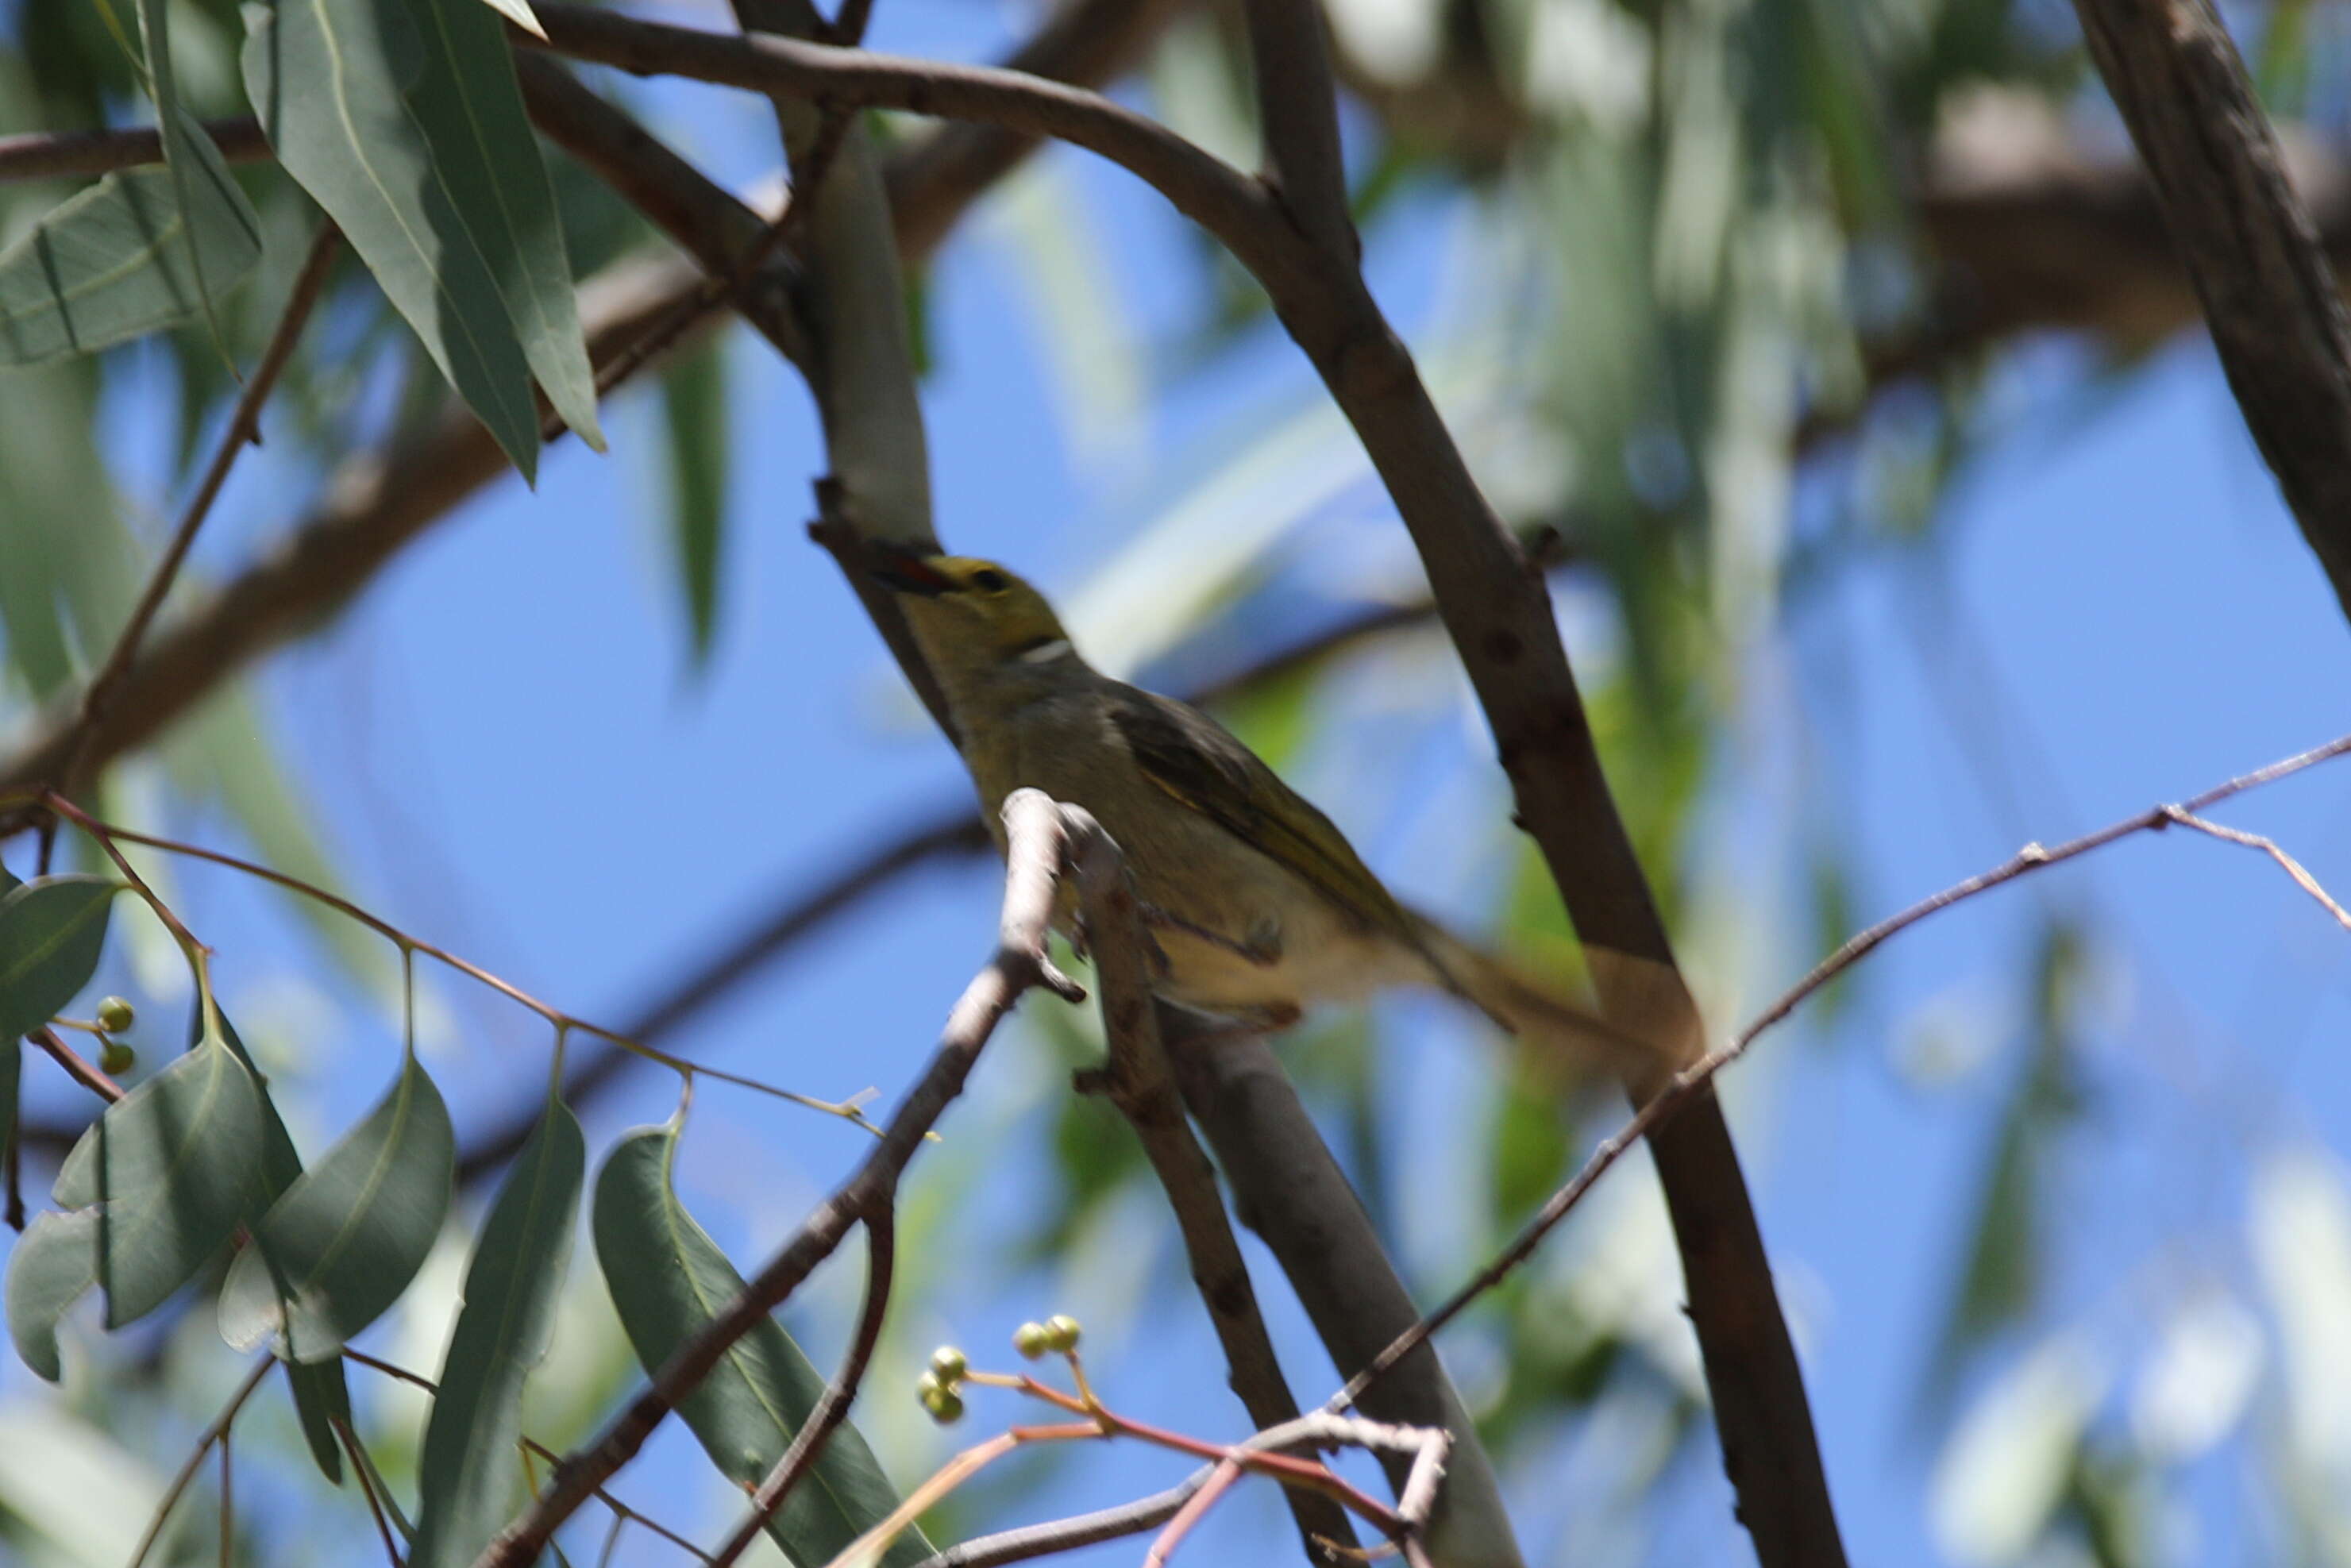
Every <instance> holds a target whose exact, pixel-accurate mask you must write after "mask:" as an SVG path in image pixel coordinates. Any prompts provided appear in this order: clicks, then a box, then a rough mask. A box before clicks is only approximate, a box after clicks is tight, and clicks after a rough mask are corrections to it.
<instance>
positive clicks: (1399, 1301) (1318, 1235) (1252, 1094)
mask: <svg viewBox="0 0 2351 1568" xmlns="http://www.w3.org/2000/svg"><path fill="white" fill-rule="evenodd" d="M1160 1020H1161V1029H1162V1030H1163V1031H1165V1032H1166V1033H1167V1036H1168V1038H1169V1040H1171V1041H1172V1042H1173V1044H1174V1050H1173V1051H1172V1056H1173V1060H1174V1062H1175V1074H1176V1080H1177V1082H1178V1083H1179V1084H1180V1085H1181V1086H1182V1089H1183V1092H1184V1098H1185V1100H1186V1103H1189V1104H1190V1106H1191V1108H1192V1114H1193V1116H1194V1117H1195V1118H1196V1120H1197V1121H1198V1122H1199V1124H1200V1130H1201V1131H1202V1132H1203V1133H1205V1134H1207V1139H1208V1143H1209V1145H1210V1146H1211V1147H1212V1148H1214V1149H1215V1150H1216V1152H1217V1164H1218V1165H1219V1166H1222V1167H1223V1168H1224V1173H1225V1179H1226V1181H1227V1182H1228V1183H1229V1184H1230V1185H1231V1186H1232V1189H1233V1194H1234V1199H1233V1202H1234V1207H1235V1209H1236V1210H1237V1211H1238V1213H1239V1215H1240V1218H1241V1222H1242V1223H1243V1224H1245V1225H1247V1226H1248V1227H1249V1228H1250V1229H1251V1230H1254V1231H1256V1232H1257V1233H1258V1236H1259V1238H1260V1239H1263V1241H1264V1242H1265V1244H1266V1246H1267V1247H1268V1248H1270V1249H1271V1250H1272V1252H1273V1255H1274V1257H1275V1259H1276V1260H1278V1261H1279V1262H1280V1264H1281V1270H1282V1272H1283V1274H1285V1275H1286V1276H1287V1277H1288V1278H1289V1280H1290V1288H1291V1289H1292V1290H1294V1291H1296V1292H1297V1293H1298V1299H1299V1301H1300V1303H1301V1305H1303V1306H1304V1307H1305V1309H1306V1315H1307V1316H1308V1317H1309V1318H1310V1319H1311V1320H1312V1322H1313V1323H1314V1332H1315V1333H1316V1334H1317V1335H1318V1336H1319V1337H1320V1338H1321V1339H1322V1343H1323V1345H1324V1347H1325V1348H1327V1349H1328V1350H1329V1351H1330V1353H1331V1359H1332V1362H1333V1363H1334V1364H1337V1366H1338V1368H1339V1370H1340V1372H1341V1373H1342V1374H1343V1375H1352V1374H1353V1373H1354V1372H1356V1371H1358V1370H1359V1369H1361V1368H1363V1367H1364V1366H1366V1365H1368V1364H1370V1363H1371V1360H1372V1358H1373V1357H1374V1356H1375V1355H1377V1354H1379V1353H1380V1351H1381V1350H1382V1349H1383V1348H1384V1347H1385V1346H1386V1345H1388V1344H1389V1343H1391V1342H1393V1341H1394V1340H1395V1338H1396V1337H1397V1336H1398V1335H1399V1334H1401V1333H1405V1331H1406V1330H1407V1329H1409V1328H1410V1327H1411V1326H1412V1325H1413V1324H1414V1323H1415V1322H1417V1321H1418V1320H1419V1317H1420V1312H1419V1309H1418V1308H1417V1307H1416V1306H1415V1305H1414V1303H1413V1300H1412V1295H1411V1293H1410V1292H1409V1291H1406V1290H1405V1286H1404V1281H1402V1280H1400V1279H1398V1278H1397V1277H1396V1272H1395V1265H1394V1264H1393V1263H1391V1262H1390V1261H1389V1260H1388V1257H1387V1252H1386V1249H1384V1247H1382V1245H1381V1244H1380V1237H1379V1232H1378V1230H1377V1228H1374V1226H1373V1224H1372V1221H1371V1217H1370V1216H1369V1215H1367V1214H1365V1213H1364V1206H1363V1204H1362V1203H1361V1202H1360V1201H1359V1200H1358V1199H1357V1198H1356V1197H1355V1192H1354V1189H1353V1187H1352V1186H1349V1185H1348V1182H1347V1177H1346V1174H1345V1173H1344V1172H1343V1171H1342V1170H1341V1169H1340V1168H1339V1162H1338V1161H1337V1160H1336V1159H1334V1158H1333V1157H1332V1154H1331V1150H1330V1147H1329V1146H1328V1145H1325V1144H1324V1143H1323V1141H1322V1134H1321V1132H1320V1131H1319V1130H1318V1129H1317V1128H1316V1127H1315V1125H1314V1121H1313V1118H1312V1117H1311V1116H1309V1115H1308V1114H1307V1113H1306V1107H1305V1106H1304V1105H1303V1104H1301V1103H1300V1101H1299V1098H1298V1091H1297V1089H1296V1088H1295V1087H1294V1086H1293V1085H1292V1084H1291V1083H1290V1078H1289V1075H1288V1074H1287V1073H1285V1072H1283V1071H1282V1070H1281V1064H1280V1062H1279V1061H1275V1060H1274V1055H1273V1051H1272V1049H1271V1048H1270V1046H1268V1045H1267V1044H1266V1042H1265V1041H1264V1040H1261V1039H1255V1038H1236V1037H1234V1036H1232V1035H1230V1034H1228V1033H1220V1034H1211V1035H1208V1036H1207V1037H1206V1038H1202V1036H1201V1030H1200V1026H1199V1024H1198V1021H1197V1019H1196V1017H1195V1016H1194V1015H1189V1014H1185V1013H1181V1012H1178V1011H1175V1010H1174V1009H1162V1011H1161V1014H1160ZM1360 1407H1361V1408H1362V1409H1363V1411H1364V1414H1365V1415H1368V1416H1374V1417H1375V1418H1377V1419H1379V1420H1382V1421H1394V1422H1398V1423H1401V1424H1403V1425H1405V1426H1411V1427H1440V1428H1442V1429H1443V1430H1445V1431H1447V1432H1449V1433H1452V1434H1453V1436H1454V1438H1455V1443H1454V1448H1453V1455H1452V1461H1451V1471H1450V1474H1449V1475H1448V1476H1447V1480H1446V1487H1445V1495H1444V1497H1443V1499H1442V1500H1441V1501H1440V1502H1439V1504H1438V1507H1437V1514H1436V1518H1435V1519H1434V1521H1432V1522H1431V1525H1430V1533H1429V1546H1430V1549H1431V1551H1432V1552H1434V1554H1435V1555H1436V1557H1437V1561H1438V1562H1440V1563H1445V1564H1447V1568H1494V1565H1505V1568H1507V1565H1512V1564H1516V1563H1520V1561H1521V1559H1520V1554H1519V1549H1518V1543H1517V1542H1516V1541H1515V1540H1514V1539H1513V1538H1512V1535H1511V1531H1510V1513H1509V1511H1508V1510H1507V1509H1506V1508H1505V1507H1504V1505H1503V1502H1502V1490H1501V1483H1500V1482H1499V1480H1498V1479H1496V1477H1495V1474H1494V1469H1493V1466H1492V1464H1491V1462H1490V1461H1489V1459H1488V1458H1487V1457H1486V1453H1485V1450H1484V1449H1483V1448H1481V1447H1480V1446H1479V1443H1478V1441H1477V1437H1476V1433H1477V1428H1476V1427H1475V1426H1474V1425H1473V1424H1472V1422H1471V1421H1470V1419H1469V1415H1468V1410H1467V1409H1466V1408H1465V1407H1464V1406H1463V1405H1462V1403H1461V1397H1460V1396H1459V1395H1458V1394H1457V1393H1455V1392H1454V1388H1453V1384H1452V1380H1451V1379H1449V1378H1448V1377H1447V1375H1446V1373H1445V1367H1444V1364H1442V1363H1441V1362H1439V1361H1438V1360H1437V1352H1436V1350H1435V1348H1434V1347H1433V1346H1429V1345H1422V1346H1421V1347H1419V1349H1418V1350H1416V1351H1415V1352H1414V1353H1412V1354H1409V1355H1407V1356H1405V1358H1404V1359H1403V1361H1402V1364H1399V1365H1398V1366H1397V1367H1396V1369H1395V1372H1394V1373H1392V1374H1391V1375H1389V1376H1388V1377H1386V1378H1384V1379H1382V1380H1381V1382H1379V1383H1378V1384H1377V1385H1374V1387H1373V1388H1371V1389H1370V1390H1369V1391H1368V1392H1367V1393H1366V1394H1365V1395H1364V1398H1363V1400H1362V1401H1361V1402H1360ZM1381 1463H1382V1465H1383V1466H1384V1467H1385V1468H1386V1469H1387V1472H1388V1478H1389V1480H1390V1482H1391V1483H1392V1484H1393V1485H1395V1486H1396V1487H1398V1488H1401V1487H1403V1486H1404V1485H1405V1482H1406V1480H1407V1479H1409V1478H1410V1469H1411V1467H1410V1464H1409V1462H1408V1461H1406V1460H1405V1459H1403V1458H1399V1457H1398V1456H1395V1455H1383V1456H1382V1457H1381Z"/></svg>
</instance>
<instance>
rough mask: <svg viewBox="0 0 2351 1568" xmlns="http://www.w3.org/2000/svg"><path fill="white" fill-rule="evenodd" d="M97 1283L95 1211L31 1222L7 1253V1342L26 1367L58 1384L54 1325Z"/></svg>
mask: <svg viewBox="0 0 2351 1568" xmlns="http://www.w3.org/2000/svg"><path fill="white" fill-rule="evenodd" d="M97 1283H98V1211H97V1210H96V1209H94V1208H84V1209H77V1210H75V1211H74V1212H73V1213H71V1214H59V1213H57V1211H55V1210H54V1209H52V1210H49V1211H47V1212H45V1213H41V1214H37V1215H35V1216H34V1217H33V1223H32V1224H30V1225H28V1226H26V1228H25V1234H24V1235H22V1236H19V1237H18V1238H16V1246H15V1247H13V1248H11V1249H9V1252H8V1278H7V1285H6V1289H5V1296H6V1300H7V1307H8V1337H9V1338H10V1339H12V1340H14V1341H15V1342H16V1354H18V1355H20V1356H22V1357H24V1360H25V1364H26V1366H29V1367H31V1368H32V1369H33V1370H34V1371H35V1372H37V1373H38V1374H40V1375H41V1376H43V1377H45V1378H47V1380H48V1381H49V1382H51V1383H55V1382H56V1381H57V1377H58V1375H59V1372H60V1370H61V1369H60V1367H59V1366H58V1364H57V1320H58V1319H60V1318H62V1317H64V1316H65V1315H66V1313H67V1312H70V1311H71V1310H72V1309H73V1304H74V1303H75V1302H76V1301H80V1300H81V1299H82V1296H83V1295H84V1293H86V1292H87V1291H89V1288H90V1287H91V1286H93V1285H95V1284H97Z"/></svg>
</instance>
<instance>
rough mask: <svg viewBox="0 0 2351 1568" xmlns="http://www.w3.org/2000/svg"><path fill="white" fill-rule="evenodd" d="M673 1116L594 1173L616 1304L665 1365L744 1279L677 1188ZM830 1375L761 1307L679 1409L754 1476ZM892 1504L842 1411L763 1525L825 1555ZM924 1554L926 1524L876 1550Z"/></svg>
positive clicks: (651, 1365)
mask: <svg viewBox="0 0 2351 1568" xmlns="http://www.w3.org/2000/svg"><path fill="white" fill-rule="evenodd" d="M677 1132H678V1129H677V1126H676V1124H674V1123H673V1124H669V1125H667V1126H661V1127H640V1128H638V1129H636V1130H635V1131H633V1132H631V1133H629V1134H625V1135H624V1136H623V1137H622V1139H621V1141H620V1142H619V1143H618V1144H616V1145H613V1147H612V1152H611V1154H610V1155H607V1156H606V1157H605V1160H604V1166H603V1168H602V1169H601V1171H599V1172H598V1173H597V1176H596V1197H595V1204H594V1217H593V1218H594V1229H595V1234H596V1258H597V1262H598V1263H599V1265H600V1266H601V1268H602V1270H603V1272H604V1283H605V1286H606V1287H607V1288H608V1289H609V1290H610V1291H611V1294H612V1305H613V1306H614V1307H615V1308H616V1309H617V1310H618V1311H619V1312H620V1314H621V1322H622V1327H624V1328H626V1329H627V1330H628V1334H629V1342H630V1343H632V1344H633V1345H634V1346H635V1347H636V1352H637V1360H638V1362H639V1363H640V1364H642V1365H643V1366H644V1368H645V1369H646V1370H647V1371H648V1372H651V1371H653V1370H655V1369H657V1368H659V1367H660V1366H662V1365H663V1364H665V1363H666V1362H667V1361H668V1360H669V1358H670V1356H671V1355H672V1354H674V1353H675V1352H676V1350H677V1349H678V1347H679V1346H680V1345H683V1344H684V1343H685V1342H686V1341H687V1340H688V1339H690V1338H691V1337H692V1336H693V1335H694V1334H695V1333H696V1332H698V1331H699V1330H700V1329H701V1328H702V1327H703V1325H704V1324H705V1323H707V1322H710V1320H711V1319H712V1318H714V1317H715V1316H716V1315H717V1312H718V1310H719V1308H720V1307H722V1306H723V1305H725V1303H726V1301H728V1300H729V1299H730V1298H732V1297H733V1296H734V1295H735V1294H736V1292H737V1291H740V1290H741V1289H742V1288H743V1277H742V1276H741V1275H739V1274H737V1272H736V1271H735V1267H734V1265H733V1264H731V1263H729V1262H728V1261H727V1260H726V1254H725V1253H724V1252H721V1251H720V1250H719V1249H718V1245H717V1243H716V1242H714V1241H712V1240H711V1239H710V1236H709V1233H708V1232H706V1231H705V1230H704V1229H703V1228H702V1227H701V1226H699V1225H697V1224H695V1219H694V1217H693V1216H692V1215H690V1214H688V1213H687V1212H686V1211H685V1208H684V1205H682V1204H680V1203H679V1202H678V1200H677V1193H676V1191H675V1189H674V1187H673V1186H672V1185H671V1181H670V1170H671V1166H672V1163H673V1161H674V1159H675V1157H676V1154H677ZM824 1388H825V1379H824V1376H823V1375H822V1374H821V1373H820V1372H818V1371H817V1369H816V1368H815V1366H813V1365H812V1364H810V1362H809V1359H808V1357H807V1356H805V1355H803V1354H800V1349H799V1346H798V1345H797V1344H794V1343H792V1339H791V1336H790V1335H789V1334H787V1333H785V1332H784V1330H783V1327H782V1325H781V1324H779V1323H778V1322H776V1321H775V1320H774V1319H773V1318H766V1319H762V1320H761V1321H760V1322H759V1323H758V1325H757V1326H756V1327H755V1328H753V1329H752V1331H751V1332H750V1333H747V1334H746V1335H744V1336H743V1338H741V1339H739V1340H737V1341H736V1342H735V1343H734V1345H733V1346H732V1347H731V1348H730V1349H729V1350H728V1351H727V1352H726V1355H725V1356H723V1357H721V1358H720V1360H719V1363H718V1364H717V1366H716V1367H715V1368H713V1369H712V1371H711V1374H710V1375H709V1376H708V1377H705V1379H703V1381H702V1383H701V1385H700V1386H698V1387H696V1388H695V1390H694V1391H693V1392H692V1393H690V1394H688V1395H687V1396H685V1397H684V1399H683V1400H681V1401H680V1402H679V1404H678V1407H677V1411H678V1414H679V1415H680V1416H683V1417H684V1420H685V1424H686V1426H687V1427H691V1428H692V1429H693V1432H694V1435H695V1437H697V1438H699V1439H701V1442H702V1446H703V1448H704V1449H705V1451H707V1452H708V1454H709V1455H710V1458H711V1462H712V1463H713V1464H715V1465H716V1466H717V1467H718V1469H719V1471H720V1473H722V1474H723V1475H725V1476H726V1479H729V1480H731V1481H734V1482H736V1483H737V1484H738V1485H741V1486H757V1485H758V1483H759V1481H760V1480H761V1479H763V1478H764V1477H765V1476H766V1475H767V1473H768V1469H771V1468H772V1467H773V1466H774V1464H775V1462H776V1461H777V1460H778V1458H782V1457H783V1452H784V1449H785V1448H787V1447H788V1446H789V1444H790V1442H791V1438H792V1434H793V1433H794V1432H796V1431H798V1430H799V1426H800V1424H801V1423H802V1422H804V1421H806V1420H807V1419H808V1416H809V1413H810V1411H811V1410H812V1409H814V1408H815V1406H816V1402H817V1400H818V1399H819V1398H820V1397H821V1396H822V1395H823V1393H824ZM897 1505H898V1496H897V1493H896V1492H895V1491H894V1490H893V1489H892V1487H891V1485H890V1481H889V1479H888V1478H887V1477H886V1476H884V1475H883V1473H882V1467H881V1466H880V1465H879V1464H877V1463H876V1462H875V1461H874V1458H873V1453H872V1449H870V1448H867V1447H866V1445H865V1439H864V1438H863V1437H860V1436H859V1435H858V1433H857V1430H856V1428H855V1427H852V1426H850V1425H848V1424H847V1423H846V1422H844V1423H842V1425H841V1427H840V1429H839V1430H837V1431H835V1432H834V1433H833V1435H832V1437H831V1440H830V1441H828V1442H827V1443H826V1444H825V1446H824V1452H823V1454H822V1455H821V1456H820V1458H818V1459H817V1462H816V1465H815V1467H814V1469H812V1470H811V1471H810V1474H809V1475H808V1477H807V1478H806V1479H803V1480H802V1481H801V1482H800V1484H799V1486H798V1487H797V1488H795V1489H794V1490H793V1491H792V1494H791V1496H790V1497H789V1499H787V1500H786V1501H785V1503H784V1506H783V1508H782V1510H781V1511H778V1513H777V1515H776V1516H775V1518H774V1519H772V1520H770V1521H768V1534H769V1535H770V1536H771V1537H773V1538H774V1540H775V1542H776V1544H777V1545H778V1546H780V1547H782V1548H783V1549H784V1551H785V1552H787V1553H789V1555H790V1557H791V1559H792V1560H793V1561H794V1562H795V1563H827V1562H831V1560H832V1558H833V1557H835V1556H836V1555H838V1554H839V1553H840V1552H841V1550H842V1549H843V1548H845V1547H847V1546H848V1545H849V1543H850V1542H852V1541H854V1540H856V1539H857V1537H858V1536H860V1535H861V1534H862V1533H864V1531H866V1530H867V1529H869V1528H871V1527H872V1525H874V1524H877V1523H879V1522H880V1521H882V1519H883V1517H885V1516H886V1515H887V1514H888V1513H889V1512H890V1511H891V1510H893V1509H894V1508H895V1507H897ZM930 1555H931V1547H930V1545H929V1543H928V1542H925V1540H924V1539H923V1536H922V1533H921V1531H916V1530H913V1529H908V1530H907V1531H904V1532H903V1533H902V1534H900V1535H899V1537H898V1538H897V1540H896V1541H895V1542H893V1543H892V1544H891V1546H890V1549H889V1550H888V1551H887V1552H884V1553H883V1557H882V1561H883V1563H885V1564H888V1565H889V1568H912V1565H913V1564H914V1563H920V1562H921V1561H922V1560H923V1559H925V1557H928V1556H930Z"/></svg>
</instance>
